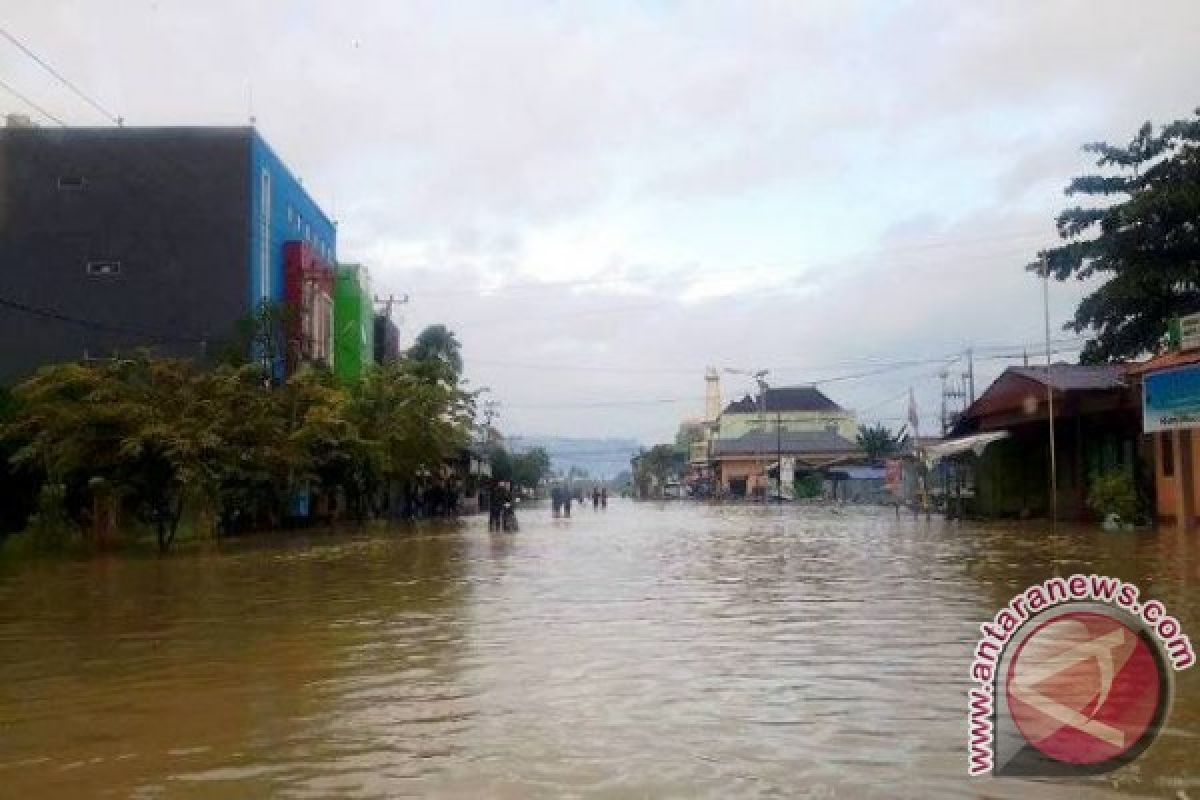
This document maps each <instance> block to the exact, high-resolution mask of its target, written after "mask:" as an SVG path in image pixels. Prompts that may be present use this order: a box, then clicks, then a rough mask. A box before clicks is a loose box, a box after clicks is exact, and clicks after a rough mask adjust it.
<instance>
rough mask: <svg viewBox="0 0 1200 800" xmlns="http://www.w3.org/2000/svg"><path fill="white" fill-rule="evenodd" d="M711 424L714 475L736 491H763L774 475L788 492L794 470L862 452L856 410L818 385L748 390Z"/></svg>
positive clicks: (722, 488) (736, 493)
mask: <svg viewBox="0 0 1200 800" xmlns="http://www.w3.org/2000/svg"><path fill="white" fill-rule="evenodd" d="M713 429H714V434H713V436H712V438H711V439H710V440H709V442H708V453H707V455H708V463H709V465H710V466H711V474H712V478H713V480H714V481H715V482H716V484H717V486H718V487H719V490H720V491H721V492H722V493H723V494H726V495H730V496H734V497H741V496H755V495H763V494H765V493H766V491H767V486H768V483H769V482H771V481H772V479H773V480H774V481H775V482H776V486H782V487H783V488H782V492H783V494H785V495H787V494H789V493H790V487H791V485H792V482H793V479H794V477H795V476H796V475H799V474H802V473H804V472H806V471H811V470H819V469H823V468H824V467H827V466H830V465H833V464H840V463H845V462H847V461H852V460H855V459H861V458H862V457H863V453H862V452H861V451H860V450H859V448H858V446H857V445H856V444H855V437H856V436H857V429H858V425H857V420H856V419H855V417H854V414H853V412H850V411H847V410H845V409H843V408H842V407H841V406H839V405H838V404H837V403H835V402H833V401H832V400H830V399H829V398H828V397H827V396H826V395H825V394H824V393H823V392H822V391H821V390H820V389H818V388H817V387H815V386H781V387H768V388H766V389H765V390H764V391H760V392H759V394H758V395H757V396H756V397H752V396H750V395H745V396H744V397H742V398H741V399H740V400H735V401H733V402H731V403H729V404H728V405H727V406H726V407H725V409H724V410H723V411H722V412H721V413H720V415H719V416H718V418H717V420H716V422H715V424H714V425H713ZM697 455H698V454H693V461H694V462H695V461H696V460H697ZM781 475H782V480H781V479H780V478H781Z"/></svg>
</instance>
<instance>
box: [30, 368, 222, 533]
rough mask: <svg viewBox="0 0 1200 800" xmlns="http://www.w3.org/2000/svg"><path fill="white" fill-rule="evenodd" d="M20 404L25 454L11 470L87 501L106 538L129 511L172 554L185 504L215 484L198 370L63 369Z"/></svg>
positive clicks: (33, 385)
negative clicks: (21, 468) (36, 474)
mask: <svg viewBox="0 0 1200 800" xmlns="http://www.w3.org/2000/svg"><path fill="white" fill-rule="evenodd" d="M16 396H17V399H18V400H19V402H20V404H21V411H20V413H19V414H18V415H17V417H16V419H15V420H14V421H13V422H12V423H11V424H10V425H9V427H8V429H7V431H8V434H9V435H11V436H13V437H15V438H16V439H18V440H19V441H22V442H23V446H22V447H21V448H20V449H19V450H18V451H17V452H16V453H15V454H14V456H13V458H12V461H13V462H14V463H15V464H18V465H21V464H29V465H34V466H36V467H37V468H38V469H40V470H41V471H42V472H43V473H44V474H45V475H46V476H47V479H48V481H49V482H50V483H51V484H54V485H60V486H63V487H66V489H67V490H68V491H69V490H70V489H71V488H72V487H73V488H74V490H75V491H76V492H77V493H86V495H87V497H88V500H90V505H91V512H90V513H91V518H92V522H93V524H94V526H96V527H97V530H99V531H100V533H101V535H102V536H104V535H107V532H110V531H111V528H112V527H113V526H114V524H115V520H116V517H117V514H116V511H117V509H118V508H119V507H120V506H121V505H128V506H129V507H131V508H132V509H133V510H134V511H136V512H137V513H138V514H139V515H140V516H141V517H142V518H144V519H146V520H147V521H149V522H151V523H152V524H153V525H154V528H155V532H156V537H157V540H158V544H159V547H160V548H161V549H163V550H166V549H167V548H169V547H170V545H171V543H172V541H173V540H174V538H175V534H176V532H177V530H178V525H179V520H180V516H181V514H182V513H183V508H184V504H185V500H186V498H187V497H188V496H189V494H190V493H193V492H196V491H203V489H204V488H206V487H210V486H212V485H213V477H214V473H213V471H212V469H211V467H212V465H213V464H214V463H215V458H214V456H215V451H216V450H217V449H219V447H220V437H219V435H218V434H217V433H216V425H217V423H218V420H217V419H216V418H215V417H214V416H213V414H212V413H211V407H210V405H209V400H208V397H207V395H206V393H205V392H204V391H203V390H202V387H201V386H200V381H199V380H198V376H197V373H196V371H195V368H194V367H193V366H192V365H191V363H190V362H187V361H181V360H176V359H151V358H149V357H147V356H145V355H141V356H138V357H137V358H133V359H117V360H112V361H106V362H101V363H98V364H89V365H81V364H63V365H57V366H52V367H47V368H44V369H42V370H41V371H39V372H38V373H37V374H36V375H35V376H34V377H33V378H31V379H29V380H28V381H26V382H25V383H23V384H21V385H20V386H19V387H17V390H16ZM64 496H65V495H64ZM106 520H111V522H106Z"/></svg>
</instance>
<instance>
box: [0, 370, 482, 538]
mask: <svg viewBox="0 0 1200 800" xmlns="http://www.w3.org/2000/svg"><path fill="white" fill-rule="evenodd" d="M13 401H14V403H13V404H12V406H11V408H12V410H11V411H10V412H9V414H8V417H9V418H8V419H7V421H4V420H0V423H2V424H0V440H2V441H3V442H4V444H5V447H6V448H8V450H9V451H11V458H10V459H9V461H10V462H11V464H12V465H13V466H14V467H17V468H21V469H23V470H26V471H28V472H30V473H36V474H38V475H41V476H42V479H43V480H44V482H45V485H46V486H49V487H52V489H53V491H50V492H42V491H40V490H39V491H38V492H37V493H36V494H37V495H38V496H43V497H50V498H56V502H60V503H61V504H62V505H63V506H65V507H66V508H67V510H69V511H71V512H72V516H73V518H74V519H75V520H76V521H77V522H78V523H81V524H84V525H87V524H88V523H91V525H92V527H93V529H96V528H97V526H98V525H99V523H101V522H102V521H103V518H105V517H106V516H112V517H113V518H114V519H115V516H116V513H117V511H118V510H128V511H131V512H133V513H135V514H136V515H137V516H138V517H139V518H141V519H143V520H145V521H146V522H147V523H150V524H152V525H153V527H154V530H155V534H156V538H157V541H158V545H159V547H160V548H161V549H163V550H166V549H168V548H169V547H170V546H171V544H172V542H173V541H174V539H175V536H176V533H177V531H178V528H179V523H180V519H181V517H182V516H183V514H184V510H185V508H186V507H189V506H192V507H194V509H195V510H197V511H200V512H207V514H208V515H209V516H211V517H212V518H213V519H216V520H220V522H221V525H222V527H223V528H224V529H226V530H233V529H237V528H242V527H252V526H253V527H262V526H271V525H275V524H278V523H279V521H280V520H281V519H282V516H283V513H284V509H285V508H286V505H287V500H288V498H289V497H290V496H292V495H294V494H295V493H296V492H297V491H302V490H306V489H307V488H311V489H312V490H313V491H316V492H323V493H327V494H332V493H341V494H342V495H344V496H345V497H346V498H348V500H349V502H350V504H351V506H352V507H353V508H355V509H356V511H357V512H358V513H359V515H365V514H366V513H367V512H368V510H369V507H370V502H369V501H370V500H371V498H373V497H376V496H378V495H379V494H380V493H381V492H383V491H385V490H386V489H387V487H389V486H390V485H392V484H395V483H403V482H405V481H413V480H415V479H417V478H418V477H420V476H422V475H432V474H435V473H436V472H437V471H438V470H440V468H441V466H442V464H443V463H444V462H445V461H446V459H448V458H449V457H450V456H452V455H453V454H454V453H455V451H456V450H457V449H458V448H459V447H461V446H462V445H463V444H465V442H466V440H467V438H466V437H467V431H468V430H469V427H468V426H469V422H470V420H471V418H472V416H473V399H472V398H471V397H470V395H468V394H466V393H465V392H463V391H462V390H461V389H460V387H459V384H458V377H457V374H456V373H455V372H454V370H453V368H452V366H451V365H450V364H449V363H447V362H445V361H442V360H440V359H437V360H433V361H418V360H412V359H406V360H402V361H400V362H397V363H395V364H389V365H386V366H384V367H382V368H380V369H378V370H373V371H371V372H370V373H368V375H367V377H366V379H365V380H364V381H363V382H362V383H361V384H360V385H358V386H356V387H354V388H353V389H352V390H346V389H344V388H342V387H339V386H338V385H337V384H335V383H334V381H333V378H332V377H331V375H330V374H329V373H328V371H327V370H324V369H321V368H314V367H303V368H301V369H300V370H298V371H297V372H295V373H294V374H293V375H292V376H290V377H289V378H288V380H287V381H286V382H284V383H282V384H281V385H278V386H273V385H272V384H271V382H270V381H269V380H264V372H263V367H262V365H261V364H259V363H255V362H250V363H245V364H243V365H241V366H232V365H225V366H221V367H218V368H217V369H215V370H212V371H205V370H201V369H199V368H198V367H197V366H195V365H194V364H192V363H191V362H190V361H185V360H179V359H156V358H151V357H149V356H147V355H139V356H137V357H135V358H130V359H118V360H112V361H104V362H94V363H89V364H60V365H55V366H50V367H46V368H44V369H42V370H41V371H39V372H38V373H37V374H36V375H35V376H34V377H32V378H30V379H29V380H27V381H26V382H24V383H23V384H21V385H19V386H18V387H16V388H15V389H14V391H13ZM54 487H57V488H54ZM99 527H100V528H101V529H103V528H104V527H106V526H104V525H99ZM107 527H115V523H114V524H113V525H109V526H107Z"/></svg>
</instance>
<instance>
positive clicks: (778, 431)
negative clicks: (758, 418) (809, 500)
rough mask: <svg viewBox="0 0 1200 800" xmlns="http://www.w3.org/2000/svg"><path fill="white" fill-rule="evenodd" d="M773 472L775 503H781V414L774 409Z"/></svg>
mask: <svg viewBox="0 0 1200 800" xmlns="http://www.w3.org/2000/svg"><path fill="white" fill-rule="evenodd" d="M775 470H776V474H777V475H778V476H779V477H778V479H777V482H778V483H779V487H778V490H777V491H776V495H777V497H776V501H777V502H779V503H780V504H782V503H783V412H782V411H780V410H779V409H778V408H777V409H775Z"/></svg>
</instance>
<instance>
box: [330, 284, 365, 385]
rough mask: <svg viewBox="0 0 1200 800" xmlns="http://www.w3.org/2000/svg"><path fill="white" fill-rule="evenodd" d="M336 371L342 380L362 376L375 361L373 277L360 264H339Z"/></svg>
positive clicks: (335, 296)
mask: <svg viewBox="0 0 1200 800" xmlns="http://www.w3.org/2000/svg"><path fill="white" fill-rule="evenodd" d="M333 320H334V322H333V324H334V329H335V334H334V337H333V349H334V356H333V373H334V375H336V376H337V378H338V380H339V381H341V382H342V383H343V384H350V383H355V382H357V381H360V380H362V378H363V375H364V374H365V373H366V371H367V369H368V368H370V366H371V365H372V364H373V363H374V354H375V317H374V306H373V304H372V295H371V280H370V276H369V275H368V274H367V270H366V268H365V267H363V266H362V265H361V264H340V265H338V268H337V278H336V280H335V284H334V290H333Z"/></svg>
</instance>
